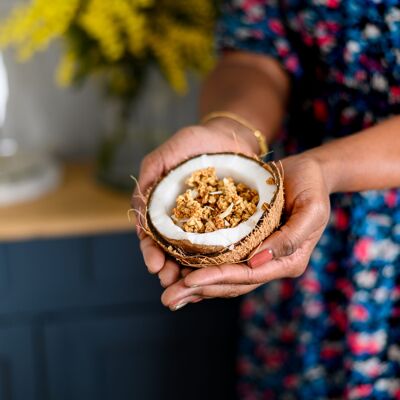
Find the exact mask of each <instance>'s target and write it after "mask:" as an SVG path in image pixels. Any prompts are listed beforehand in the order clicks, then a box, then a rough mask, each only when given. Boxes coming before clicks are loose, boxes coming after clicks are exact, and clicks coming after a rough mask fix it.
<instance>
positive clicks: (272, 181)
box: [267, 176, 276, 185]
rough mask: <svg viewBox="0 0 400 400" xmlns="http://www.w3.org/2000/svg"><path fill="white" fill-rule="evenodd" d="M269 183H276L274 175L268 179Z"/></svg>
mask: <svg viewBox="0 0 400 400" xmlns="http://www.w3.org/2000/svg"><path fill="white" fill-rule="evenodd" d="M267 183H268V185H276V183H275V179H274V178H273V177H272V176H270V177H269V178H268V179H267Z"/></svg>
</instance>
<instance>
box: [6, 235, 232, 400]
mask: <svg viewBox="0 0 400 400" xmlns="http://www.w3.org/2000/svg"><path fill="white" fill-rule="evenodd" d="M160 295H161V288H160V285H159V281H158V279H157V278H156V277H154V276H151V275H150V274H148V272H147V270H146V268H145V266H144V265H143V262H142V258H141V255H140V251H139V246H138V242H137V239H136V237H135V235H133V234H113V235H99V236H91V237H80V238H69V239H57V240H38V241H31V242H19V243H0V400H3V399H4V400H30V399H32V400H81V399H82V400H91V399H93V400H111V399H112V400H125V399H126V400H128V399H129V400H197V399H199V400H200V399H201V400H204V399H206V400H214V399H215V400H224V399H227V400H231V399H233V398H234V394H233V393H234V353H235V345H236V336H237V326H236V319H237V301H234V300H231V301H222V300H221V301H219V300H214V301H208V302H203V303H199V304H196V305H190V306H188V307H187V308H185V309H182V310H180V311H178V312H175V313H172V312H170V311H169V310H166V309H165V308H163V307H162V306H161V305H160Z"/></svg>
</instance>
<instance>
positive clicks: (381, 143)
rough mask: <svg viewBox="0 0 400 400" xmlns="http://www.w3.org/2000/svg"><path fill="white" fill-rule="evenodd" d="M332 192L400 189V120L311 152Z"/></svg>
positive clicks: (393, 119)
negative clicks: (320, 166)
mask: <svg viewBox="0 0 400 400" xmlns="http://www.w3.org/2000/svg"><path fill="white" fill-rule="evenodd" d="M305 155H310V156H312V157H313V158H316V159H317V160H318V161H319V162H320V163H321V165H322V168H323V171H324V174H325V176H326V182H327V184H328V186H329V187H328V189H329V190H330V191H331V192H347V191H349V192H356V191H363V190H374V189H377V190H378V189H387V188H394V187H400V117H393V118H391V119H390V120H388V121H385V122H382V123H380V124H377V125H375V126H374V127H372V128H369V129H366V130H364V131H362V132H360V133H356V134H354V135H351V136H347V137H345V138H343V139H338V140H334V141H332V142H330V143H328V144H326V145H323V146H320V147H317V148H315V149H312V150H309V151H308V152H306V153H305Z"/></svg>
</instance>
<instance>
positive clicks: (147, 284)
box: [90, 233, 162, 304]
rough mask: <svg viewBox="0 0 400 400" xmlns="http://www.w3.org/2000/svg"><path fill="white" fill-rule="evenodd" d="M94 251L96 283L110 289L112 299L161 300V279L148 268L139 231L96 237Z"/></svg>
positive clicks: (122, 300) (94, 283)
mask: <svg viewBox="0 0 400 400" xmlns="http://www.w3.org/2000/svg"><path fill="white" fill-rule="evenodd" d="M90 251H91V258H92V268H93V285H94V287H96V288H98V290H104V291H106V292H107V293H109V295H110V297H109V299H110V301H112V302H140V303H142V302H151V303H156V304H158V303H159V302H160V295H161V293H162V288H161V286H160V281H159V280H158V278H157V277H156V276H152V275H151V274H149V272H148V271H147V268H146V266H145V265H144V262H143V257H142V254H141V252H140V248H139V241H138V239H137V237H136V234H134V233H132V234H120V235H103V236H98V237H94V238H93V239H92V240H91V250H90ZM100 300H101V299H99V301H100Z"/></svg>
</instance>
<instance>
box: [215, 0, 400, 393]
mask: <svg viewBox="0 0 400 400" xmlns="http://www.w3.org/2000/svg"><path fill="white" fill-rule="evenodd" d="M217 39H218V44H219V47H220V48H221V49H244V50H247V51H254V52H259V53H263V54H268V55H270V56H272V57H274V58H276V59H277V60H278V61H279V62H280V63H281V65H282V66H283V68H284V69H285V70H286V71H287V72H288V73H289V74H290V76H291V79H292V83H293V85H292V86H293V93H292V98H293V100H292V102H291V104H290V107H289V111H288V120H287V124H286V125H285V129H284V131H285V132H284V134H283V135H282V137H281V140H282V141H283V143H284V145H285V149H286V152H287V153H289V154H290V153H293V152H298V151H302V150H304V149H307V148H310V147H313V146H317V145H319V144H321V143H323V142H324V141H326V140H330V139H333V138H337V137H341V136H344V135H348V134H351V133H354V132H358V131H361V130H362V129H365V128H367V127H369V126H372V125H374V124H376V123H377V122H379V121H381V120H383V119H386V118H388V117H390V116H393V115H396V114H398V113H399V111H400V80H399V79H400V1H397V0H347V1H345V0H342V1H341V0H285V1H283V0H282V1H279V0H233V1H225V2H224V3H223V5H222V16H221V18H220V21H219V24H218V32H217ZM399 140H400V133H399ZM331 204H332V214H331V220H330V222H329V224H328V227H327V229H326V230H325V232H324V234H323V236H322V238H321V240H320V242H319V244H318V246H317V247H316V249H315V251H314V253H313V255H312V258H311V260H310V264H309V266H308V268H307V270H306V272H305V274H304V275H303V276H302V277H300V278H298V279H295V280H281V281H279V282H278V281H277V282H271V283H269V284H267V285H265V286H263V287H261V288H259V289H258V290H257V291H255V292H253V293H251V294H249V295H248V296H247V297H246V298H245V300H244V301H243V304H242V312H241V316H242V324H243V336H242V340H241V344H240V356H239V360H238V370H239V374H240V380H239V385H238V392H239V397H240V399H244V400H253V399H254V400H258V399H400V190H399V189H397V188H395V189H392V190H385V191H370V192H364V193H356V194H337V195H334V196H332V197H331Z"/></svg>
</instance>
